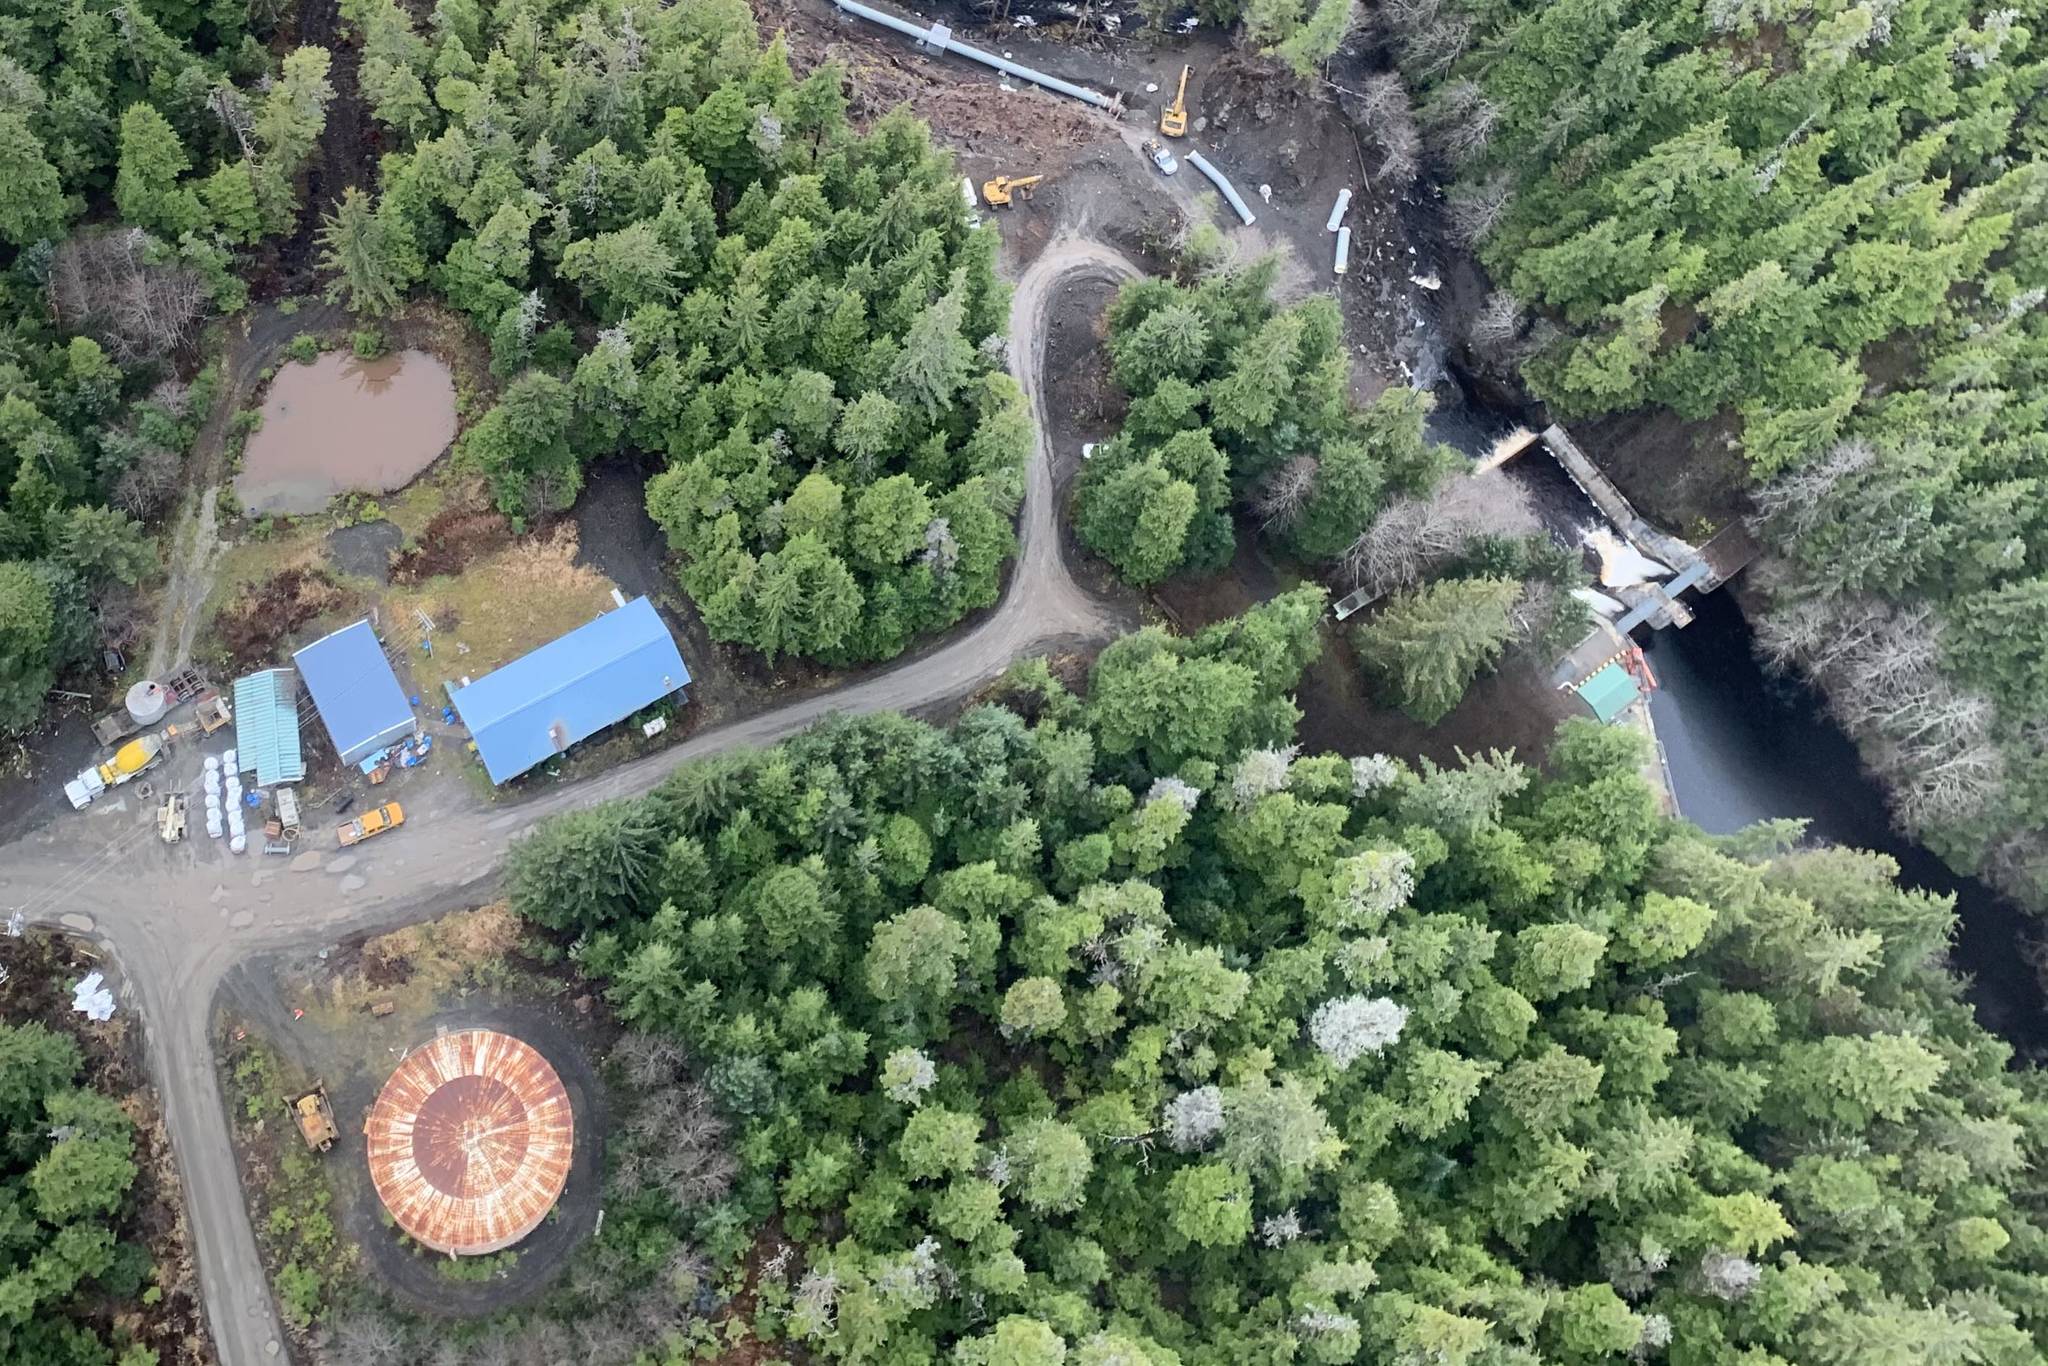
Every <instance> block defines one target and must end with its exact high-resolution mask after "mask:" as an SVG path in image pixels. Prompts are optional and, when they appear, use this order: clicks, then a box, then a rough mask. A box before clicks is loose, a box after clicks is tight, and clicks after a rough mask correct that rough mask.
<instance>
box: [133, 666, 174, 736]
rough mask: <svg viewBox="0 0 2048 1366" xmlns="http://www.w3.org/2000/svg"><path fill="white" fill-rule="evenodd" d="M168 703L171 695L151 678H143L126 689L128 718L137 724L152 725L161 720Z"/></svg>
mask: <svg viewBox="0 0 2048 1366" xmlns="http://www.w3.org/2000/svg"><path fill="white" fill-rule="evenodd" d="M170 705H171V695H170V694H169V693H168V692H166V691H164V685H163V684H161V683H158V682H155V681H154V680H152V679H147V678H145V679H143V680H142V682H140V683H137V684H136V685H135V686H134V687H132V688H130V689H129V690H128V718H129V719H130V720H131V721H133V722H134V723H135V724H136V725H138V726H153V725H155V724H156V723H157V722H159V721H161V720H163V719H164V711H165V709H166V708H168V707H169V706H170Z"/></svg>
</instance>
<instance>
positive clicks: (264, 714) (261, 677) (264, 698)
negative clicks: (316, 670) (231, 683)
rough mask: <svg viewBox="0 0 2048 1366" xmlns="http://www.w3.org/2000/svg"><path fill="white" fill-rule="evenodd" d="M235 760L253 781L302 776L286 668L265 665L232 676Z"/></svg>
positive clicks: (294, 687)
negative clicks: (254, 671) (244, 674)
mask: <svg viewBox="0 0 2048 1366" xmlns="http://www.w3.org/2000/svg"><path fill="white" fill-rule="evenodd" d="M235 759H236V763H237V765H238V767H240V769H241V770H242V772H244V773H250V772H253V773H255V775H256V786H258V787H275V786H277V785H278V784H279V783H295V782H298V781H299V780H300V779H302V778H304V777H305V776H306V760H305V756H304V755H303V754H302V753H300V750H299V685H298V681H297V678H296V676H295V675H294V674H293V673H292V671H291V670H290V669H266V670H264V671H263V672H262V673H260V674H250V675H249V676H248V677H247V678H238V679H236V680H235Z"/></svg>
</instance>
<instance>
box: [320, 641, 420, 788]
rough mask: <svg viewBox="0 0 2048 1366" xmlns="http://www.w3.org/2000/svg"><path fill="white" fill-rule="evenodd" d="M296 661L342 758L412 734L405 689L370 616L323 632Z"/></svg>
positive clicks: (351, 759) (352, 760)
mask: <svg viewBox="0 0 2048 1366" xmlns="http://www.w3.org/2000/svg"><path fill="white" fill-rule="evenodd" d="M292 663H294V664H296V665H297V666H298V669H299V677H300V678H302V679H304V680H305V683H306V691H307V692H309V693H311V694H313V705H314V706H315V707H317V708H318V709H319V711H320V719H321V720H322V721H325V722H326V723H327V734H328V735H329V736H330V737H331V738H332V739H333V741H334V752H335V753H336V754H339V755H340V756H341V761H342V762H343V763H345V764H359V763H361V762H362V761H363V760H365V759H367V758H369V757H370V756H371V755H372V754H375V753H376V752H377V751H378V750H380V749H383V748H385V747H387V746H389V745H392V744H395V743H397V742H398V741H400V740H402V739H404V738H405V737H406V736H408V735H410V734H412V733H413V728H414V722H413V715H412V707H411V706H410V705H408V704H407V702H406V700H405V689H403V688H401V687H399V686H398V675H397V674H394V673H392V672H391V661H390V660H388V659H386V658H385V657H384V645H383V642H381V641H379V640H378V639H377V633H376V632H375V631H373V630H371V629H370V623H369V621H368V619H367V618H366V619H364V620H362V621H359V622H356V623H355V624H353V625H351V626H344V627H342V628H341V629H340V630H339V631H336V632H334V633H333V634H332V635H325V636H322V637H320V639H318V640H316V641H314V642H313V643H312V644H311V645H308V646H307V647H306V648H305V649H303V650H299V651H297V652H295V653H294V654H293V655H292Z"/></svg>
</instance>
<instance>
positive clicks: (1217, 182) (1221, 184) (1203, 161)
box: [840, 0, 1258, 227]
mask: <svg viewBox="0 0 2048 1366" xmlns="http://www.w3.org/2000/svg"><path fill="white" fill-rule="evenodd" d="M840 3H845V0H840ZM1188 165H1190V166H1192V167H1194V168H1195V169H1196V170H1198V171H1200V172H1201V173H1202V174H1203V175H1205V176H1207V177H1209V182H1210V183H1211V184H1213V185H1214V186H1215V187H1216V188H1217V189H1219V190H1221V191H1223V197H1224V199H1226V200H1228V201H1229V203H1230V207H1231V208H1233V209H1236V210H1237V216H1238V217H1239V218H1242V219H1243V220H1244V223H1245V226H1246V227H1250V226H1251V225H1252V224H1253V223H1256V222H1257V221H1258V218H1257V216H1256V215H1255V214H1253V213H1252V206H1251V205H1249V204H1247V203H1245V202H1244V196H1243V195H1241V194H1239V193H1238V192H1237V187H1236V186H1235V185H1232V184H1231V183H1230V182H1229V181H1228V180H1226V179H1225V178H1224V176H1223V172H1221V171H1219V170H1217V169H1216V168H1215V167H1214V166H1211V165H1210V164H1209V162H1208V159H1207V158H1205V157H1204V156H1203V155H1202V154H1201V153H1200V152H1189V153H1188Z"/></svg>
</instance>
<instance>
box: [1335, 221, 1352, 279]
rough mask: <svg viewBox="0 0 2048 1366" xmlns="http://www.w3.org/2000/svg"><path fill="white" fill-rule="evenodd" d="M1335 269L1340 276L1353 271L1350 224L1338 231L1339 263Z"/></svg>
mask: <svg viewBox="0 0 2048 1366" xmlns="http://www.w3.org/2000/svg"><path fill="white" fill-rule="evenodd" d="M1334 269H1335V271H1336V273H1337V274H1339V275H1342V274H1343V273H1344V272H1345V271H1347V270H1349V269H1351V228H1350V226H1349V225H1348V224H1347V225H1346V226H1344V227H1341V228H1339V229H1337V263H1336V265H1335V267H1334Z"/></svg>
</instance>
